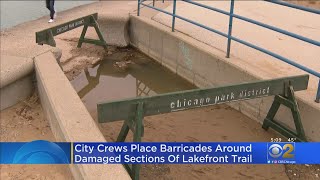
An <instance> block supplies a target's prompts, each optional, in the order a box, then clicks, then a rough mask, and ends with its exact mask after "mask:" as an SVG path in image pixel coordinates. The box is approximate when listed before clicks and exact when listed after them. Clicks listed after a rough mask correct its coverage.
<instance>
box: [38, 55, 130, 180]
mask: <svg viewBox="0 0 320 180" xmlns="http://www.w3.org/2000/svg"><path fill="white" fill-rule="evenodd" d="M34 63H35V70H36V76H37V86H38V91H39V95H40V100H41V104H42V107H43V110H44V113H45V116H46V118H47V119H48V120H49V122H50V126H51V130H52V132H53V134H54V136H55V138H56V140H57V141H67V142H105V141H106V140H105V138H104V137H103V135H102V134H101V132H100V130H99V128H98V127H97V125H96V123H95V121H94V120H93V119H92V117H91V116H90V114H89V112H88V111H87V109H86V107H85V106H84V105H83V103H82V101H81V99H80V98H79V96H78V95H77V93H76V92H75V90H74V89H73V87H72V85H71V84H70V82H69V81H68V79H67V78H66V76H65V75H64V73H63V72H62V70H61V69H60V67H59V65H58V64H57V62H56V60H55V58H54V56H53V54H52V53H51V52H48V53H45V54H42V55H40V56H37V57H36V58H35V61H34ZM70 169H71V172H72V174H73V176H74V177H75V179H94V180H96V179H121V180H122V179H130V176H129V175H128V173H127V172H126V170H125V169H124V167H123V166H122V165H110V164H106V165H83V164H73V165H70Z"/></svg>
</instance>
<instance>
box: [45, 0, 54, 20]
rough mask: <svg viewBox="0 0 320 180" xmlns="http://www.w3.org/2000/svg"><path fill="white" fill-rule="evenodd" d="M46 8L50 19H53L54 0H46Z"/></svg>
mask: <svg viewBox="0 0 320 180" xmlns="http://www.w3.org/2000/svg"><path fill="white" fill-rule="evenodd" d="M46 5H47V8H48V9H49V10H50V19H53V16H54V13H55V11H54V0H46Z"/></svg>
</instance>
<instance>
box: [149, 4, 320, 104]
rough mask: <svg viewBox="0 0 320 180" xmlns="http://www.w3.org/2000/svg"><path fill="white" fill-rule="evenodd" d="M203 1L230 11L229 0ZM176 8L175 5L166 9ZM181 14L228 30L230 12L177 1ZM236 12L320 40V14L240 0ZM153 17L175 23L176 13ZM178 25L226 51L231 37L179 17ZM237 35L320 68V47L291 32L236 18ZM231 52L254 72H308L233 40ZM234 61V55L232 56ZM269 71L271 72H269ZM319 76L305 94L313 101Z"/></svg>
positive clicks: (167, 22)
mask: <svg viewBox="0 0 320 180" xmlns="http://www.w3.org/2000/svg"><path fill="white" fill-rule="evenodd" d="M199 2H200V3H202V4H206V5H208V6H212V7H216V8H218V9H222V10H225V11H229V7H230V2H229V1H199ZM165 10H166V11H169V12H172V5H171V6H169V7H167V8H166V9H165ZM176 13H177V14H178V15H180V16H183V17H186V18H188V19H191V20H193V21H196V22H199V23H201V24H204V25H207V26H209V27H212V28H214V29H216V30H219V31H221V32H224V33H227V32H228V21H229V18H228V16H226V15H223V14H220V13H217V12H212V11H210V10H207V9H204V8H200V7H196V6H195V5H192V4H188V3H185V2H178V3H177V12H176ZM235 13H236V14H238V15H241V16H245V17H248V18H251V19H254V20H257V21H260V22H263V23H266V24H269V25H272V26H276V27H279V28H281V29H284V30H288V31H290V32H293V33H296V34H299V35H302V36H305V37H308V38H311V39H314V40H317V41H320V16H319V15H316V14H312V13H307V12H303V11H299V10H295V9H291V8H287V7H284V6H278V5H274V4H272V3H268V2H263V1H237V2H236V3H235ZM153 19H154V20H155V21H157V22H160V23H162V24H164V25H166V26H169V27H171V23H172V17H170V16H168V15H165V14H163V13H158V14H157V15H156V16H154V17H153ZM175 27H176V29H177V30H178V31H180V32H182V33H184V34H187V35H189V36H191V37H193V38H195V39H197V40H199V41H202V42H203V43H206V44H208V45H210V46H212V47H215V48H217V49H219V50H221V51H226V47H227V39H226V38H224V37H222V36H220V35H217V34H215V33H212V32H210V31H207V30H205V29H202V28H200V27H197V26H195V25H193V24H190V23H188V22H185V21H182V20H180V19H176V25H175ZM232 33H233V36H235V37H238V38H240V39H243V40H246V41H248V42H251V43H253V44H255V45H258V46H260V47H264V48H265V49H268V50H271V51H273V52H275V53H278V54H281V55H282V56H284V57H287V58H289V59H291V60H293V61H295V62H297V63H299V64H302V65H304V66H306V67H309V68H311V69H313V70H315V71H317V72H320V58H319V57H320V47H318V46H315V45H310V44H308V43H305V42H302V41H300V40H296V39H294V38H291V37H289V36H285V35H282V34H280V33H276V32H273V31H271V30H268V29H265V28H261V27H259V26H256V25H253V24H250V23H247V22H244V21H241V20H237V19H234V24H233V32H232ZM231 55H232V56H234V57H237V58H239V59H241V61H243V63H245V64H250V66H251V67H247V69H246V70H248V71H250V72H251V73H254V74H258V75H260V74H264V75H263V77H262V78H265V79H268V78H275V77H280V76H288V75H295V74H305V72H304V71H301V70H299V69H297V68H295V67H293V66H291V65H288V64H286V63H284V62H282V61H279V60H278V59H275V58H273V57H271V56H268V55H266V54H263V53H261V52H259V51H257V50H254V49H251V48H249V47H246V46H244V45H242V44H239V43H236V42H232V47H231ZM230 60H231V61H232V60H233V59H230ZM266 74H267V75H266ZM318 81H319V78H316V77H315V76H311V77H310V83H309V88H308V93H307V95H306V96H305V97H306V98H307V99H308V100H310V102H312V101H313V100H314V98H315V94H316V89H317V85H318Z"/></svg>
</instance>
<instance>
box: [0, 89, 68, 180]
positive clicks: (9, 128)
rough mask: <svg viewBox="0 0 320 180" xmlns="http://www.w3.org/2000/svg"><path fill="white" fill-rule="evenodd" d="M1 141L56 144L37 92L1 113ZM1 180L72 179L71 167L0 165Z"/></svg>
mask: <svg viewBox="0 0 320 180" xmlns="http://www.w3.org/2000/svg"><path fill="white" fill-rule="evenodd" d="M0 117H1V121H0V126H1V128H0V139H1V142H29V141H33V140H40V139H41V140H47V141H55V140H54V136H53V134H52V132H51V130H50V125H49V122H48V121H47V120H46V118H45V117H44V114H43V110H42V107H41V104H40V102H39V98H38V95H37V93H34V94H33V95H32V96H31V97H30V98H29V99H28V100H26V101H23V102H20V103H18V104H16V105H15V106H12V107H10V108H7V109H5V110H3V111H1V112H0ZM0 179H3V180H5V179H14V180H17V179H73V177H72V175H71V172H70V171H69V168H68V165H0Z"/></svg>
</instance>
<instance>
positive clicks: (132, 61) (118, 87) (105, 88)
mask: <svg viewBox="0 0 320 180" xmlns="http://www.w3.org/2000/svg"><path fill="white" fill-rule="evenodd" d="M71 84H72V85H73V87H74V88H75V90H76V91H77V92H78V94H79V96H80V98H81V99H82V101H83V102H84V104H85V106H86V107H87V109H88V110H89V112H90V113H91V114H92V113H93V111H95V110H96V104H97V103H99V102H104V101H111V100H120V99H125V98H132V97H138V96H152V95H156V94H163V93H168V92H175V91H181V90H187V89H194V88H196V87H195V86H194V85H192V84H191V83H189V82H187V81H186V80H184V79H182V78H181V77H179V76H178V75H176V74H174V73H172V72H170V71H169V70H168V69H166V68H164V67H163V66H161V65H160V64H159V63H157V62H155V61H154V60H152V59H151V58H149V57H148V56H146V55H144V54H142V53H141V52H139V51H137V50H135V49H133V48H128V49H122V50H121V49H120V50H119V51H117V52H115V53H113V54H112V55H108V56H106V57H105V58H104V59H103V60H102V61H100V62H99V63H98V64H95V65H93V67H90V68H86V69H85V70H84V71H82V72H81V73H80V75H78V76H77V77H75V78H74V79H73V80H72V81H71Z"/></svg>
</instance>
